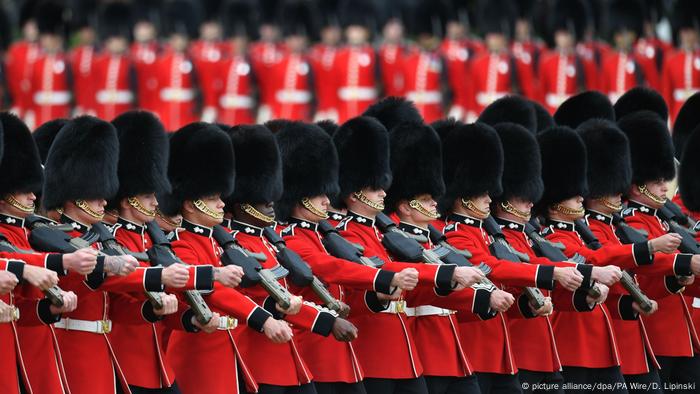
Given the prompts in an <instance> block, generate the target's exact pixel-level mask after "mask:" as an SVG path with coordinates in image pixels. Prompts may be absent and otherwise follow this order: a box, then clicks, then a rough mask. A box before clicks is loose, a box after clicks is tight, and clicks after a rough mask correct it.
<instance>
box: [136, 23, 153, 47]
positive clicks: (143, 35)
mask: <svg viewBox="0 0 700 394" xmlns="http://www.w3.org/2000/svg"><path fill="white" fill-rule="evenodd" d="M155 37H156V28H155V26H153V24H152V23H150V22H143V21H142V22H138V23H137V24H136V25H135V26H134V40H136V41H137V42H148V41H151V40H153V39H154V38H155Z"/></svg>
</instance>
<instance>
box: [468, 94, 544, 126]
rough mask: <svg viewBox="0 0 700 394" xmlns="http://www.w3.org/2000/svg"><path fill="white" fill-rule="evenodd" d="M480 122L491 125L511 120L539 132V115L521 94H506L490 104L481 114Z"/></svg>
mask: <svg viewBox="0 0 700 394" xmlns="http://www.w3.org/2000/svg"><path fill="white" fill-rule="evenodd" d="M478 121H479V122H483V123H486V124H487V125H489V126H492V127H493V126H496V125H497V124H499V123H503V122H511V123H515V124H519V125H521V126H523V127H524V128H526V129H527V130H529V131H530V132H531V133H533V134H534V133H536V132H537V115H536V114H535V110H534V108H533V107H532V104H530V101H528V100H527V99H526V98H524V97H521V96H514V95H513V96H504V97H501V98H499V99H498V100H496V101H494V102H493V103H491V104H489V105H488V106H487V107H486V108H484V110H483V111H482V112H481V115H479V120H478Z"/></svg>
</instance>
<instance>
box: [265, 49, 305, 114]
mask: <svg viewBox="0 0 700 394" xmlns="http://www.w3.org/2000/svg"><path fill="white" fill-rule="evenodd" d="M270 78H271V80H270V81H269V83H270V84H271V87H270V91H271V92H272V94H273V97H272V98H271V101H270V110H271V116H272V119H289V120H302V121H309V120H311V100H312V98H313V97H312V92H311V82H312V81H311V66H310V65H309V62H308V61H307V60H306V56H304V55H301V54H298V53H291V52H290V53H287V54H285V55H283V56H282V59H281V60H280V61H279V62H278V63H276V64H274V65H273V66H272V67H271V70H270Z"/></svg>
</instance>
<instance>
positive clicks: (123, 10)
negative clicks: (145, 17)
mask: <svg viewBox="0 0 700 394" xmlns="http://www.w3.org/2000/svg"><path fill="white" fill-rule="evenodd" d="M132 18H133V17H132V10H131V7H130V6H129V5H128V4H126V3H121V2H113V3H107V4H105V6H104V7H102V9H101V10H100V15H99V23H98V25H97V26H98V31H99V33H100V37H102V39H103V40H104V39H107V38H109V37H125V38H129V37H130V36H131V27H132V26H133V20H132Z"/></svg>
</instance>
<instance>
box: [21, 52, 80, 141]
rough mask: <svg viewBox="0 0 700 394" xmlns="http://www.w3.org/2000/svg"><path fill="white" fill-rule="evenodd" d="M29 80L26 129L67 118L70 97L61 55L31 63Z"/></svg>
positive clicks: (50, 56) (43, 56)
mask: <svg viewBox="0 0 700 394" xmlns="http://www.w3.org/2000/svg"><path fill="white" fill-rule="evenodd" d="M32 67H33V70H32V73H31V74H32V77H31V84H30V85H31V88H30V97H31V104H30V106H29V108H30V110H31V114H29V113H28V114H27V126H29V128H30V129H33V128H35V127H38V126H40V125H42V124H44V123H46V122H48V121H49V120H53V119H56V118H67V117H69V116H70V115H71V102H72V98H73V93H72V90H73V89H72V87H71V86H70V83H69V81H70V78H69V77H68V75H69V73H70V65H69V63H68V62H67V60H66V57H65V56H64V55H63V54H56V55H54V54H42V55H40V57H39V59H37V61H36V62H34V63H33V64H32Z"/></svg>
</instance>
